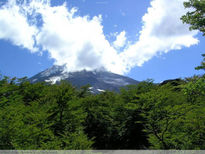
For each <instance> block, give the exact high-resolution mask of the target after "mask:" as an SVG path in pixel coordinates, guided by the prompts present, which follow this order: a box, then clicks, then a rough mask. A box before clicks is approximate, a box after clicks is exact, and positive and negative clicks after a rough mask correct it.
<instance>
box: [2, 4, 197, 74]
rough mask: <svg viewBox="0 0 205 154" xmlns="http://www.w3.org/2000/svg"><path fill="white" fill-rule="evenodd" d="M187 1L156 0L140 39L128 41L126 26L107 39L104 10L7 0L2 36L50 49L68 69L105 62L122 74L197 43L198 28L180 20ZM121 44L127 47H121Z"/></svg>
mask: <svg viewBox="0 0 205 154" xmlns="http://www.w3.org/2000/svg"><path fill="white" fill-rule="evenodd" d="M183 1H184V0H175V1H172V3H170V0H152V1H151V7H149V8H148V9H147V13H146V14H145V15H144V16H143V18H142V21H143V26H142V29H141V31H140V33H139V40H138V41H136V42H134V43H132V44H131V43H127V44H126V42H130V41H129V40H127V41H126V36H125V34H126V32H125V31H124V32H121V33H120V34H119V35H117V37H116V41H114V42H109V41H108V40H107V39H106V37H105V35H104V32H103V26H102V16H101V15H98V16H94V17H93V18H90V17H88V16H79V15H77V14H76V11H77V9H75V8H72V9H71V10H68V9H67V5H66V3H65V4H63V5H60V6H55V7H52V6H51V5H50V1H49V0H43V1H39V0H31V2H29V3H27V2H25V3H21V5H20V4H16V1H15V0H9V1H8V3H7V4H5V5H3V6H1V7H0V23H1V24H0V39H5V40H8V41H10V42H12V43H13V44H14V45H17V46H21V47H23V48H27V49H29V50H30V51H31V52H38V53H42V52H45V51H47V52H49V54H50V57H51V58H53V59H54V60H55V64H58V65H62V64H66V66H67V69H68V71H76V70H82V69H87V70H92V69H97V68H100V67H104V68H105V69H107V70H108V71H112V72H115V73H119V74H123V73H126V72H129V71H130V70H131V69H132V68H133V67H135V66H141V65H142V64H143V63H144V62H146V61H148V60H150V59H151V58H152V57H154V56H156V55H159V54H162V53H167V52H169V51H171V50H176V49H181V48H182V47H190V46H191V45H194V44H197V43H198V40H197V39H196V38H195V35H196V34H197V31H191V32H190V31H189V28H188V25H185V24H183V23H182V22H181V21H180V17H181V15H183V14H184V13H185V12H186V10H185V9H184V7H183ZM105 2H106V1H104V2H103V3H104V4H106V3H107V2H106V3H105ZM96 3H97V2H96ZM103 3H101V4H103ZM98 4H100V3H98ZM167 4H169V5H167ZM39 19H40V21H39ZM37 23H41V24H37ZM39 25H41V26H39ZM117 46H118V47H123V46H125V48H124V49H123V51H121V52H118V51H117V48H116V47H117ZM39 49H42V50H39Z"/></svg>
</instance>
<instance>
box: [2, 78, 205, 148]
mask: <svg viewBox="0 0 205 154" xmlns="http://www.w3.org/2000/svg"><path fill="white" fill-rule="evenodd" d="M204 113H205V76H200V77H199V76H197V77H192V78H188V79H186V80H181V79H176V80H169V81H165V82H163V83H161V84H154V83H153V82H152V80H147V81H144V82H141V83H140V84H138V85H137V86H134V85H133V86H128V87H126V88H124V89H121V91H120V93H114V92H108V91H107V92H103V93H101V94H97V95H93V94H91V93H90V92H89V88H88V86H85V87H82V88H81V89H75V88H74V87H73V86H72V85H70V84H69V83H67V82H65V81H62V82H61V83H60V84H58V85H48V84H45V83H35V84H30V83H29V82H28V81H27V80H26V79H25V78H23V79H16V78H13V79H10V78H8V77H2V78H1V80H0V121H1V122H0V149H205V114H204Z"/></svg>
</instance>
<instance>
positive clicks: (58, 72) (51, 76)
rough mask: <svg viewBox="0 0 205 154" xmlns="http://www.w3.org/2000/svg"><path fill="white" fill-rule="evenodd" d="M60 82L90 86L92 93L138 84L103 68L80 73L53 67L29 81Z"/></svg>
mask: <svg viewBox="0 0 205 154" xmlns="http://www.w3.org/2000/svg"><path fill="white" fill-rule="evenodd" d="M61 80H66V81H69V82H70V83H71V84H73V85H74V86H76V87H78V88H79V87H82V86H84V85H88V84H89V85H90V86H91V89H90V91H91V92H93V93H99V92H103V91H105V90H110V91H119V89H120V87H123V86H127V85H131V84H138V83H139V82H138V81H136V80H133V79H131V78H129V77H125V76H122V75H118V74H114V73H111V72H108V71H106V70H105V69H103V68H100V69H95V70H93V71H88V70H85V69H84V70H82V71H76V72H67V71H66V66H65V65H63V66H58V65H54V66H52V67H51V68H49V69H46V70H45V71H43V72H40V73H38V74H37V75H35V76H33V77H31V78H30V79H29V81H30V82H31V83H35V82H42V81H45V82H49V83H51V84H56V83H58V82H60V81H61Z"/></svg>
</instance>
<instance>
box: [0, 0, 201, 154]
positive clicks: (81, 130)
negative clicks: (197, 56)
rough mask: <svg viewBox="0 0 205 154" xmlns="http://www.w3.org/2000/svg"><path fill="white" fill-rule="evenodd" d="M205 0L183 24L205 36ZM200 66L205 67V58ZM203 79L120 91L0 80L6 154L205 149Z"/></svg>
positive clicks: (0, 127)
mask: <svg viewBox="0 0 205 154" xmlns="http://www.w3.org/2000/svg"><path fill="white" fill-rule="evenodd" d="M204 6H205V2H204V1H200V0H190V1H189V2H186V3H185V7H188V8H189V7H194V8H195V9H196V11H193V12H189V13H187V14H186V15H185V16H183V17H182V21H183V22H185V23H189V24H190V25H192V26H191V27H190V29H198V30H200V31H201V32H202V33H203V34H204V33H205V29H204V26H205V22H204V21H205V20H204V12H205V10H204V8H205V7H204ZM202 56H203V58H204V59H203V60H202V62H201V65H200V66H198V67H196V69H200V70H205V54H203V55H202ZM204 113H205V74H201V75H195V76H192V77H187V78H185V79H180V78H179V79H174V80H166V81H164V82H162V83H158V84H157V83H154V82H153V80H151V79H148V80H145V81H142V82H140V83H139V84H138V85H130V86H127V87H124V88H122V89H121V90H120V92H119V93H115V92H111V91H105V92H102V93H100V94H95V95H94V94H92V93H91V92H90V91H89V85H87V86H84V87H81V88H80V89H78V88H75V87H74V86H72V85H71V84H70V83H68V82H66V81H61V82H60V83H59V84H54V85H50V84H46V83H44V82H39V83H34V84H31V83H30V82H28V80H27V78H9V77H6V76H2V75H1V76H0V149H1V150H3V149H7V150H8V149H11V150H12V149H13V150H14V149H17V150H45V149H46V150H49V149H52V150H70V149H72V150H78V149H81V150H84V149H179V150H188V149H192V150H199V149H205V114H204Z"/></svg>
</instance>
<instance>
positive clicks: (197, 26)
mask: <svg viewBox="0 0 205 154" xmlns="http://www.w3.org/2000/svg"><path fill="white" fill-rule="evenodd" d="M184 6H185V8H191V10H190V11H188V12H187V13H186V15H184V16H182V18H181V19H182V21H183V22H184V23H187V24H190V25H191V26H190V30H200V31H201V32H202V33H203V35H205V0H189V1H188V2H184Z"/></svg>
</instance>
